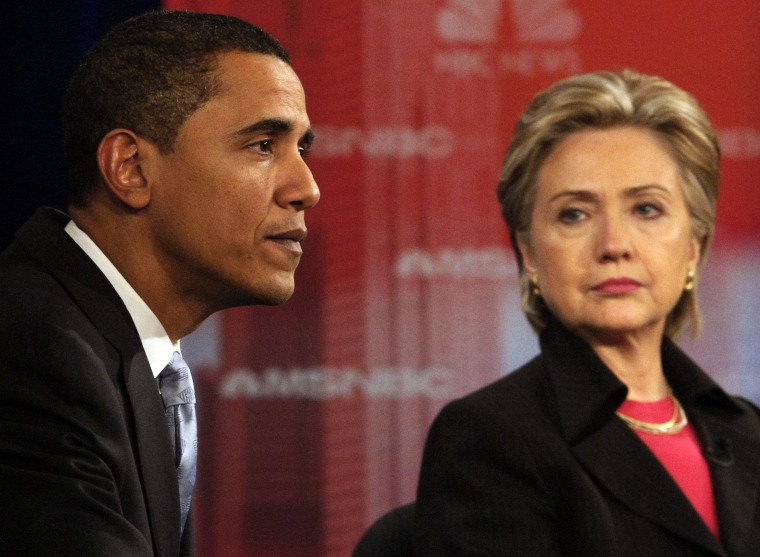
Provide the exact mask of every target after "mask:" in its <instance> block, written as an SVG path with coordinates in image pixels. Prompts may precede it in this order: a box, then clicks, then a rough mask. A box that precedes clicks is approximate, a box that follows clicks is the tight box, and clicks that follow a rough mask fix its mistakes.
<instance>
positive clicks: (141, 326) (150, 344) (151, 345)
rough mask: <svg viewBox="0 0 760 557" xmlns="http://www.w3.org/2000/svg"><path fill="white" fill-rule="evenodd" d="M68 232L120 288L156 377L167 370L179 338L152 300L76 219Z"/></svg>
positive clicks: (68, 228) (119, 291)
mask: <svg viewBox="0 0 760 557" xmlns="http://www.w3.org/2000/svg"><path fill="white" fill-rule="evenodd" d="M64 230H66V233H68V235H69V236H71V238H72V239H73V240H74V241H75V242H76V243H77V245H79V247H80V248H82V250H84V252H85V253H86V254H87V255H88V256H89V257H90V259H92V260H93V262H94V263H95V265H97V266H98V269H100V270H101V272H102V273H103V274H104V275H105V276H106V278H107V279H108V282H110V283H111V285H112V286H113V287H114V289H115V290H116V293H117V294H118V295H119V297H120V298H121V300H122V301H123V302H124V305H125V306H127V311H128V312H129V315H130V316H131V317H132V321H133V322H134V324H135V327H136V328H137V334H138V335H140V340H141V341H142V345H143V349H144V350H145V355H146V356H147V357H148V363H149V364H150V369H151V371H152V372H153V376H154V377H158V375H159V374H160V373H161V371H163V369H164V368H165V367H166V364H168V363H169V361H170V360H171V359H172V354H174V352H175V351H179V350H180V349H179V341H177V343H176V344H172V341H171V340H170V339H169V335H168V334H167V333H166V330H165V329H164V326H163V325H161V322H160V321H159V320H158V317H156V315H155V314H154V313H153V311H151V309H150V308H149V307H148V304H146V303H145V301H144V300H143V299H142V298H140V296H139V295H138V294H137V292H135V289H134V288H132V286H131V285H130V284H129V283H128V282H127V280H126V279H125V278H124V276H123V275H122V274H121V273H120V272H119V271H118V270H117V269H116V267H114V265H113V263H111V261H110V260H109V259H108V257H106V255H105V254H104V253H103V251H102V250H101V249H100V248H99V247H98V246H97V245H96V244H95V242H93V241H92V238H90V237H89V236H88V235H87V234H86V233H85V232H84V231H83V230H82V229H81V228H79V227H78V226H77V225H76V223H75V222H74V221H73V220H72V221H69V223H68V224H67V225H66V228H65V229H64Z"/></svg>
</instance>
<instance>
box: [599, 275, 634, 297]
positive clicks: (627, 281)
mask: <svg viewBox="0 0 760 557" xmlns="http://www.w3.org/2000/svg"><path fill="white" fill-rule="evenodd" d="M640 286H641V283H640V282H639V281H637V280H634V279H632V278H627V277H621V278H612V279H608V280H605V281H603V282H600V283H599V284H597V285H596V286H594V290H595V291H597V292H601V293H603V294H627V293H629V292H633V291H634V290H636V289H637V288H639V287H640Z"/></svg>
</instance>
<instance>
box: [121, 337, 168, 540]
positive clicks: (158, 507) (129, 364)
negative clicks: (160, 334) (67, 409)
mask: <svg viewBox="0 0 760 557" xmlns="http://www.w3.org/2000/svg"><path fill="white" fill-rule="evenodd" d="M124 365H125V377H126V382H127V391H128V393H129V400H130V403H131V404H132V412H133V414H134V418H135V432H136V435H137V451H138V453H139V457H140V468H141V470H142V477H143V483H144V489H145V500H146V504H147V506H148V516H149V519H150V525H151V531H152V532H153V536H154V540H153V541H154V545H155V547H156V554H157V555H177V554H179V541H180V508H179V486H178V484H177V472H176V470H175V469H174V467H173V462H174V455H173V452H172V450H171V444H170V439H169V436H168V434H167V430H166V417H165V414H164V407H163V403H162V402H161V396H160V394H159V393H158V385H157V383H156V380H155V379H154V377H153V373H152V372H151V369H150V365H149V364H148V358H147V357H146V356H145V352H143V351H142V349H140V350H139V351H138V352H134V353H133V356H132V357H131V358H127V359H126V360H125V362H124Z"/></svg>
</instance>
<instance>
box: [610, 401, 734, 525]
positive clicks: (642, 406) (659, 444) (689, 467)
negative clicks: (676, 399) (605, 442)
mask: <svg viewBox="0 0 760 557" xmlns="http://www.w3.org/2000/svg"><path fill="white" fill-rule="evenodd" d="M618 411H619V412H620V413H622V414H625V415H626V416H630V417H632V418H635V419H637V420H640V421H644V422H650V423H663V422H667V421H668V420H669V419H670V418H671V417H672V416H673V412H674V411H675V405H674V403H673V399H672V398H670V397H668V398H666V399H664V400H658V401H656V402H639V401H635V400H626V401H625V402H623V404H622V405H621V406H620V408H618ZM633 431H635V432H636V434H637V435H638V436H639V438H640V439H641V440H642V441H643V442H644V443H646V445H647V447H649V449H650V450H651V451H652V452H653V453H654V454H655V456H656V457H657V458H658V459H659V460H660V462H661V463H662V465H663V466H664V467H665V469H666V470H667V471H668V472H669V473H670V475H671V476H672V477H673V479H674V480H675V482H676V483H677V484H678V486H679V487H680V488H681V491H683V492H684V494H685V495H686V497H687V498H688V499H689V501H691V504H692V505H693V506H694V508H695V509H696V511H697V512H698V513H699V516H701V517H702V520H704V522H705V524H707V527H708V528H709V529H710V531H711V532H712V533H713V534H714V535H715V537H716V538H718V539H720V535H719V534H720V532H719V529H718V516H717V513H716V510H715V498H714V497H713V488H712V480H711V479H710V470H709V468H708V466H707V461H706V460H705V458H704V456H703V455H702V448H701V446H700V444H699V439H697V435H696V433H695V432H694V428H693V427H692V426H691V424H688V425H687V426H686V427H684V428H683V429H682V430H681V431H680V432H678V433H676V434H674V435H668V434H659V435H658V434H655V433H647V432H645V431H639V430H638V429H634V430H633Z"/></svg>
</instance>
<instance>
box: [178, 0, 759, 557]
mask: <svg viewBox="0 0 760 557" xmlns="http://www.w3.org/2000/svg"><path fill="white" fill-rule="evenodd" d="M165 5H166V7H169V8H185V9H195V10H201V11H213V12H222V13H228V14H232V15H238V16H240V17H243V18H245V19H247V20H249V21H251V22H253V23H256V24H258V25H261V26H262V27H264V28H266V29H267V30H269V31H271V32H272V33H273V34H274V35H275V36H277V37H278V38H279V39H280V40H281V41H282V42H283V44H284V45H285V46H286V48H287V49H288V51H289V52H290V53H291V56H292V59H293V65H294V67H295V69H296V71H297V72H298V74H299V76H300V77H301V79H302V81H303V83H304V87H305V89H306V94H307V104H308V108H309V113H310V117H311V120H312V123H313V125H314V127H315V130H316V132H317V141H316V144H315V145H316V149H315V152H314V153H313V158H312V159H311V162H310V164H311V167H312V170H313V172H314V175H315V177H316V179H317V181H318V183H319V185H320V188H321V190H322V201H321V202H320V205H319V207H318V208H317V209H315V210H314V211H312V212H311V213H310V214H309V215H308V216H307V221H308V224H309V229H310V233H309V239H308V241H307V242H306V244H305V248H306V253H305V256H304V259H303V262H302V266H301V268H299V270H298V272H297V279H296V282H297V292H296V295H295V296H294V298H293V300H291V301H290V302H288V303H287V304H285V305H284V306H282V307H278V308H247V309H240V310H234V311H229V312H227V313H226V314H225V315H224V319H223V331H222V333H221V344H222V356H221V361H220V362H219V365H218V368H217V369H215V370H212V371H211V372H209V373H208V374H206V375H204V376H203V377H202V380H201V385H200V387H199V392H200V393H201V394H202V395H203V397H202V400H201V403H202V404H201V408H202V416H201V417H202V422H201V424H202V431H201V435H202V440H203V445H202V450H201V455H202V461H201V470H200V475H199V482H200V483H199V496H198V509H197V513H198V517H199V520H198V521H197V522H196V523H197V525H198V526H197V530H198V544H199V554H200V555H225V556H231V557H234V556H237V555H240V556H243V555H270V556H272V555H274V556H276V555H283V556H285V555H287V556H295V555H298V556H310V555H313V556H341V557H342V556H345V555H348V554H350V550H351V548H352V547H353V544H354V543H355V541H356V539H357V538H358V536H359V535H360V534H361V532H362V530H363V529H364V528H365V527H366V526H367V524H368V523H369V522H370V521H371V520H372V519H373V518H375V517H376V516H378V515H379V514H381V513H382V512H383V511H385V510H388V509H389V508H390V507H392V506H394V505H398V504H401V503H403V502H406V501H409V500H411V499H413V497H414V491H415V487H416V474H417V467H418V464H419V458H420V454H421V451H422V445H423V442H424V437H425V433H426V430H427V427H428V424H429V422H430V420H431V419H432V417H433V415H434V414H435V413H436V412H437V410H438V409H439V408H440V407H441V405H442V404H443V403H444V402H445V401H446V400H448V399H450V398H451V397H454V396H457V395H459V394H462V393H464V392H467V391H470V390H472V389H474V388H476V387H478V386H481V385H483V384H485V383H487V382H489V381H491V380H493V379H495V378H496V377H498V376H500V375H501V374H503V373H505V372H506V371H508V370H509V369H511V368H512V367H513V364H514V362H515V360H516V359H517V360H519V359H520V358H526V357H527V356H528V355H529V354H530V350H531V347H530V343H531V341H532V336H530V333H527V335H528V336H525V333H520V331H522V330H525V329H526V328H525V326H524V319H523V317H522V316H521V315H520V314H519V309H518V308H519V300H518V293H517V285H516V277H515V268H514V261H513V260H512V258H511V255H510V253H509V250H508V249H507V248H506V234H505V230H504V226H503V224H502V221H501V217H500V214H499V208H498V206H497V203H496V200H495V182H496V176H497V174H498V169H499V165H500V163H501V159H502V156H503V151H504V148H505V147H506V145H507V143H508V140H509V137H510V134H511V129H512V127H513V125H514V122H515V120H516V118H517V116H518V114H519V113H520V111H521V110H522V109H523V108H524V106H525V104H526V103H527V102H528V101H529V99H530V98H531V97H532V96H533V95H534V94H535V93H536V92H537V91H539V90H540V89H543V88H544V87H546V86H548V85H549V84H551V83H552V82H554V81H556V80H557V79H559V78H561V77H564V76H566V75H569V74H571V73H575V72H580V71H591V70H596V69H617V68H621V67H633V68H636V69H639V70H641V71H644V72H647V73H655V74H659V75H662V76H664V77H666V78H668V79H670V80H672V81H674V82H675V83H677V84H678V85H680V86H682V87H684V88H685V89H687V90H688V91H690V92H692V93H693V94H694V95H695V96H696V97H697V98H698V99H699V100H700V102H701V103H702V104H703V106H704V107H705V109H706V110H707V112H708V113H709V114H710V116H711V118H712V120H713V123H714V124H715V127H716V128H717V129H718V131H719V133H720V136H721V142H722V145H723V149H724V154H725V157H724V163H723V173H724V179H723V186H722V188H723V189H722V192H721V200H720V204H719V242H718V247H719V248H721V247H724V246H727V245H728V244H730V247H731V248H732V249H738V248H740V247H743V246H746V245H752V244H754V245H755V246H757V245H758V241H757V237H758V229H759V228H760V224H758V223H760V195H757V194H756V192H755V190H756V189H757V186H756V183H757V177H758V176H760V103H758V102H757V100H756V98H755V97H756V94H757V91H758V90H760V33H758V29H760V8H758V4H757V2H755V1H754V0H736V1H733V2H731V3H730V8H729V7H727V4H726V3H720V2H714V1H713V0H671V1H668V2H662V1H661V0H641V1H639V2H613V3H604V2H598V1H597V0H567V1H563V0H467V1H458V0H415V1H411V2H410V1H407V0H388V1H383V2H371V1H364V2H360V1H359V0H345V1H341V2H335V1H330V0H308V1H307V0H303V1H299V0H291V1H282V2H251V1H250V0H234V1H233V0H226V1H220V0H166V1H165ZM722 261H725V262H726V265H732V264H734V263H732V262H731V261H732V260H731V259H730V258H725V259H723V260H722ZM740 264H741V265H746V263H743V262H740ZM737 277H740V275H739V274H737V275H735V276H734V278H735V281H736V284H739V283H740V281H741V280H743V279H740V278H737ZM708 278H709V277H708ZM708 282H709V281H708ZM720 282H721V281H715V285H716V286H723V287H725V288H727V286H724V285H721V284H718V283H720ZM755 282H756V281H755ZM738 288H739V287H738V286H737V290H736V292H739V290H738ZM708 295H709V297H708V304H707V306H708V309H709V310H710V311H711V312H714V314H715V315H717V316H719V317H720V316H726V315H731V316H735V315H737V314H738V313H739V312H740V310H741V309H742V308H741V307H740V306H741V304H742V301H741V300H742V298H743V299H744V300H745V301H746V300H748V299H753V298H752V297H751V296H750V297H748V296H746V295H742V296H739V295H737V294H736V293H735V292H734V291H723V290H721V291H717V290H716V291H714V292H713V293H712V294H710V293H709V292H708ZM755 298H757V296H755ZM737 299H738V300H739V302H736V300H737ZM730 304H736V305H733V306H732V305H730ZM756 313H758V312H756ZM742 315H743V314H742ZM742 319H743V321H742V320H741V319H739V318H736V319H733V320H732V319H726V320H725V321H726V322H725V323H719V325H721V329H722V333H721V335H722V336H721V338H724V337H725V338H729V339H730V338H739V335H737V334H735V333H736V331H735V330H734V329H732V328H731V327H733V326H734V325H733V324H732V323H733V322H736V323H737V324H742V325H741V326H742V328H743V329H746V330H754V331H756V330H757V326H758V325H760V323H758V321H757V319H758V317H757V316H756V315H754V316H750V317H743V318H742ZM751 319H755V321H754V322H748V321H751ZM708 326H709V321H708ZM735 326H736V327H738V326H739V325H735ZM520 327H522V329H521V328H520ZM526 339H527V340H526ZM721 346H722V347H723V346H725V343H724V344H721ZM735 349H736V350H737V351H738V350H739V348H737V347H735ZM719 352H720V354H721V355H723V354H724V352H725V348H721V349H720V350H719ZM737 353H738V352H737ZM742 358H744V359H742ZM724 360H725V361H726V362H730V361H734V360H731V358H730V357H726V358H725V359H724ZM735 361H738V362H739V363H738V364H736V365H734V366H733V367H732V364H730V363H725V364H724V365H725V367H726V368H727V369H728V371H727V373H728V372H729V371H730V372H731V373H732V374H734V376H735V377H741V374H742V373H743V372H742V370H743V369H746V370H748V371H747V373H749V370H752V369H755V368H756V365H755V364H753V363H752V361H749V360H747V359H746V356H744V355H742V356H737V357H736V358H735ZM753 361H754V360H753ZM742 366H744V367H742ZM278 389H279V390H278ZM230 393H232V394H230ZM278 393H279V394H278ZM283 393H284V394H283Z"/></svg>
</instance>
